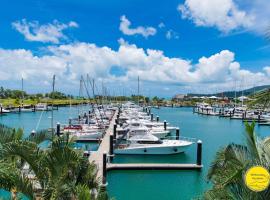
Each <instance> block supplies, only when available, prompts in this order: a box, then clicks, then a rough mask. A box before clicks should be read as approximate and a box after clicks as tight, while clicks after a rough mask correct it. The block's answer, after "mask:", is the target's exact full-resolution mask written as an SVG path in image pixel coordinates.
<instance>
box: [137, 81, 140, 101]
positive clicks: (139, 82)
mask: <svg viewBox="0 0 270 200" xmlns="http://www.w3.org/2000/svg"><path fill="white" fill-rule="evenodd" d="M139 95H140V77H139V76H138V99H137V101H138V105H139Z"/></svg>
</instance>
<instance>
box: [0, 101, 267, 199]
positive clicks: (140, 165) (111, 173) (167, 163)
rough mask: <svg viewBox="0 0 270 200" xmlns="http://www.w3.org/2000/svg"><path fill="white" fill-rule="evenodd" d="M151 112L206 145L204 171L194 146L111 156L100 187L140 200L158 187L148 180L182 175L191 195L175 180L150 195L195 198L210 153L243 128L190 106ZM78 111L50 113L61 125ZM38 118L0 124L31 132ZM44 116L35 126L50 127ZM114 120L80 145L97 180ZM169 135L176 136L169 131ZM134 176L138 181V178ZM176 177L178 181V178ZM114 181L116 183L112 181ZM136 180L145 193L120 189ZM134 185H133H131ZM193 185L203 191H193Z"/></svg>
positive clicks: (18, 118) (28, 116) (31, 115)
mask: <svg viewBox="0 0 270 200" xmlns="http://www.w3.org/2000/svg"><path fill="white" fill-rule="evenodd" d="M80 110H81V112H82V113H84V112H88V110H89V107H88V106H82V107H81V108H80ZM151 112H152V113H153V119H156V117H154V116H159V121H160V122H161V123H160V124H162V126H164V122H162V121H164V120H165V119H166V120H167V122H169V123H170V124H169V125H168V126H178V127H180V136H182V135H183V134H184V135H185V136H188V137H192V138H200V139H201V140H202V141H205V142H204V143H203V144H204V145H203V148H202V164H203V167H202V166H200V165H197V164H196V162H197V145H193V146H192V147H191V148H190V149H189V150H187V152H186V153H181V154H173V155H159V156H157V155H129V156H128V155H114V156H113V159H112V161H110V160H109V158H110V156H109V155H108V156H107V161H108V163H106V182H105V185H106V188H107V190H108V192H109V195H110V196H111V197H116V198H117V199H126V198H127V197H128V196H129V194H130V193H132V198H131V199H136V198H137V199H138V198H140V197H141V196H140V195H143V196H144V197H145V196H146V197H147V196H148V195H149V194H151V193H152V192H153V191H154V188H153V190H152V192H151V188H152V187H151V185H153V186H155V187H158V186H157V183H154V182H152V180H153V181H154V180H155V182H158V181H165V180H166V179H167V178H165V177H170V178H169V179H170V180H171V183H172V185H173V183H174V182H175V181H176V182H179V181H180V182H181V180H184V179H186V178H187V176H188V177H189V178H188V179H187V180H186V181H188V182H190V181H192V180H194V178H195V177H197V178H196V179H197V180H198V181H199V183H200V184H196V185H193V186H192V190H193V191H194V192H192V193H190V192H189V190H190V188H187V187H186V186H185V185H181V191H182V192H181V194H179V193H177V192H176V191H177V190H178V188H179V187H180V186H178V184H176V182H175V184H176V185H175V187H166V186H165V187H164V188H160V187H159V191H158V192H157V191H155V193H156V195H155V198H156V199H160V200H161V199H162V198H164V195H163V192H165V191H164V190H167V191H171V193H173V194H174V195H173V196H171V198H173V199H176V198H177V197H180V196H181V197H183V199H191V198H194V197H195V196H196V194H197V195H200V194H201V193H202V192H203V191H204V190H205V189H207V188H208V187H209V185H208V184H207V183H206V182H205V180H204V177H205V176H206V172H207V168H208V166H209V165H210V163H211V160H212V159H213V156H214V152H213V151H212V149H218V148H219V147H220V146H222V144H226V143H229V142H230V141H238V142H241V140H242V132H243V131H244V128H243V124H242V123H241V122H240V121H238V120H228V119H226V118H219V117H218V116H215V117H212V116H204V115H196V114H193V112H192V108H164V107H161V108H160V109H152V110H151ZM77 113H78V108H77V107H76V106H75V107H71V108H69V107H59V110H56V111H55V112H54V115H55V120H56V121H59V122H60V123H61V124H66V121H67V118H65V117H63V116H69V117H70V118H74V117H76V116H77V115H78V114H77ZM40 114H41V113H39V112H36V113H32V112H31V113H23V114H21V115H17V114H15V113H14V114H9V115H5V116H1V117H0V120H1V123H4V124H7V125H10V126H14V125H15V124H16V125H15V127H24V129H25V130H26V131H27V132H31V130H32V122H34V121H36V122H37V121H38V119H39V117H40ZM49 116H50V113H44V114H43V117H42V118H43V120H42V123H40V128H42V127H44V128H45V127H48V124H50V118H49ZM116 117H117V113H115V115H114V118H112V119H111V123H110V126H109V128H108V129H107V131H106V134H105V135H104V138H103V140H102V142H101V143H100V145H98V142H94V143H93V142H91V143H84V146H85V147H86V150H88V149H91V148H92V149H93V148H94V149H93V150H91V152H90V157H89V159H93V160H95V162H96V163H97V164H98V166H99V167H98V169H99V171H98V177H101V179H102V177H103V171H102V170H103V165H102V164H103V153H104V151H105V152H107V153H108V154H109V152H110V135H111V136H113V132H114V124H115V118H116ZM119 118H120V117H119ZM46 121H47V122H46ZM150 121H151V115H150ZM46 123H47V124H46ZM194 124H195V125H196V126H194ZM202 124H203V126H204V127H205V128H204V129H200V126H202ZM256 131H257V132H258V133H260V134H262V135H265V134H267V132H268V127H262V126H261V127H260V126H257V127H256ZM173 133H174V134H175V133H176V132H175V131H174V132H173ZM216 135H218V136H219V139H215V138H216ZM96 145H98V146H96ZM101 145H102V146H101ZM210 149H211V150H210ZM96 150H97V151H96ZM97 152H98V153H97ZM211 152H212V153H211ZM91 153H92V157H91ZM153 170H154V171H153ZM192 171H194V172H192ZM196 171H198V172H196ZM135 177H140V179H137V178H135ZM150 177H151V178H150ZM162 177H163V178H162ZM185 177H186V178H185ZM179 178H180V179H181V180H179ZM116 180H118V181H117V182H115V181H116ZM141 181H143V182H144V184H146V185H147V188H145V190H144V189H140V190H141V191H142V193H138V192H135V193H133V192H132V191H131V190H128V189H127V187H126V186H125V185H126V184H125V183H128V184H129V186H130V187H131V186H132V187H138V185H140V184H142V183H140V182H141ZM190 183H191V182H190ZM134 184H135V185H134ZM136 184H138V185H137V186H136ZM170 185H171V184H170ZM198 185H200V186H202V187H197V186H198ZM118 187H124V188H126V189H125V190H124V191H125V192H123V191H122V190H121V192H120V193H117V191H119V190H118V189H117V188H118ZM162 191H163V192H162ZM126 195H127V196H126ZM149 198H150V196H149Z"/></svg>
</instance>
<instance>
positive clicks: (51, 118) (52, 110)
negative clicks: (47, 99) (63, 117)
mask: <svg viewBox="0 0 270 200" xmlns="http://www.w3.org/2000/svg"><path fill="white" fill-rule="evenodd" d="M54 86H55V75H53V84H52V113H51V114H52V115H51V128H52V138H53V136H54V129H53V124H54V122H53V99H54Z"/></svg>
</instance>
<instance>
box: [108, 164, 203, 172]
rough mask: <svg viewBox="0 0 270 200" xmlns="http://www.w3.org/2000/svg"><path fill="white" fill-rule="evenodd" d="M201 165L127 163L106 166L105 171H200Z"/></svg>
mask: <svg viewBox="0 0 270 200" xmlns="http://www.w3.org/2000/svg"><path fill="white" fill-rule="evenodd" d="M202 167H203V166H202V165H198V164H175V163H128V164H112V163H110V164H107V170H108V171H110V170H194V169H197V170H200V169H202Z"/></svg>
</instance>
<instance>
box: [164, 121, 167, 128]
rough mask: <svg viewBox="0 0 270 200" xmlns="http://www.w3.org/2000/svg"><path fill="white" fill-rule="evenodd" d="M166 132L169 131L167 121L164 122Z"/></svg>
mask: <svg viewBox="0 0 270 200" xmlns="http://www.w3.org/2000/svg"><path fill="white" fill-rule="evenodd" d="M164 130H165V131H166V130H167V121H166V120H164Z"/></svg>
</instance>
